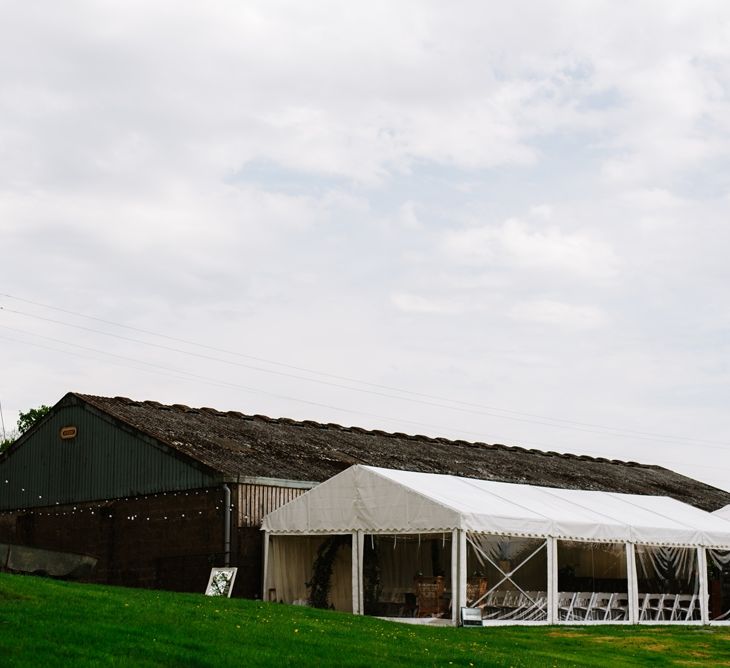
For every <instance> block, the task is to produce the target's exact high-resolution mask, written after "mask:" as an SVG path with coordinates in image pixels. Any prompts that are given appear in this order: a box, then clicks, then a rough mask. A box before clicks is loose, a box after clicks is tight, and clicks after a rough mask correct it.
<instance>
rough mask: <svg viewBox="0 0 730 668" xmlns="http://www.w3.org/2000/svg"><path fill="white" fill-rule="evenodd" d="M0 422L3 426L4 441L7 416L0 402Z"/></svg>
mask: <svg viewBox="0 0 730 668" xmlns="http://www.w3.org/2000/svg"><path fill="white" fill-rule="evenodd" d="M0 423H1V424H2V426H3V441H4V440H5V418H4V417H3V405H2V402H0Z"/></svg>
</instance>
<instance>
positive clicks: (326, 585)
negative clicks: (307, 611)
mask: <svg viewBox="0 0 730 668" xmlns="http://www.w3.org/2000/svg"><path fill="white" fill-rule="evenodd" d="M351 540H352V539H351V537H350V536H330V537H329V538H326V539H325V540H323V541H322V544H321V545H320V546H319V548H317V557H316V559H315V560H314V564H313V565H312V579H311V580H310V581H309V582H307V587H309V604H310V605H311V606H312V607H314V608H327V607H329V594H330V588H331V587H332V569H333V567H334V563H335V559H336V558H337V553H338V552H339V550H340V548H341V547H342V546H343V545H345V544H349V543H350V541H351Z"/></svg>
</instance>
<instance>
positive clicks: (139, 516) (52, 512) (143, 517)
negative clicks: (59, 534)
mask: <svg viewBox="0 0 730 668" xmlns="http://www.w3.org/2000/svg"><path fill="white" fill-rule="evenodd" d="M0 484H1V485H2V486H6V485H10V484H11V482H10V480H9V479H5V480H3V481H2V483H0ZM6 489H8V488H7V487H6ZM0 490H1V487H0ZM20 491H21V493H26V491H28V493H30V492H29V490H26V487H21V488H20ZM213 493H214V494H216V495H218V494H220V492H219V490H217V489H216V490H215V491H214V492H213ZM210 495H211V491H209V490H205V489H196V490H181V491H166V492H153V493H149V494H138V495H129V496H124V497H116V498H109V499H97V500H93V501H71V502H69V501H54V502H50V503H47V504H44V505H41V504H40V503H39V504H38V505H33V506H30V505H26V506H21V507H17V508H13V509H6V510H0V517H8V516H16V515H25V516H31V517H59V518H60V517H68V518H70V517H73V516H79V517H81V516H86V517H88V518H92V517H93V518H94V519H101V520H104V519H111V520H114V521H126V522H136V521H139V522H168V521H184V520H192V519H200V518H201V517H204V516H205V517H209V516H210V515H211V514H213V513H220V514H222V513H223V512H224V511H225V510H226V506H225V502H224V501H222V500H216V501H215V502H214V503H215V505H213V506H212V507H210V508H205V509H203V510H201V509H200V508H193V509H190V508H186V509H184V510H180V509H174V508H170V509H163V510H158V511H155V510H150V509H149V508H146V509H145V510H144V512H142V511H140V510H137V509H135V510H133V511H129V510H128V511H127V512H125V513H119V512H116V511H117V510H118V506H120V505H121V504H124V503H132V504H134V503H139V502H141V501H149V500H154V499H159V500H162V499H174V498H177V497H201V498H208V499H209V498H210ZM1 497H2V494H1V493H0V498H1ZM37 500H38V501H39V502H42V501H43V495H41V494H39V495H38V499H37ZM208 503H213V502H211V501H208ZM234 508H235V506H234V504H230V505H229V506H228V510H230V511H232V510H234ZM110 511H115V512H110Z"/></svg>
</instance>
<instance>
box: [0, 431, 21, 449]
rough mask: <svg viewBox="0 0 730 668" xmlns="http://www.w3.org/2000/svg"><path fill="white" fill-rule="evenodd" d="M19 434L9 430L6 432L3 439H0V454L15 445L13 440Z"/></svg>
mask: <svg viewBox="0 0 730 668" xmlns="http://www.w3.org/2000/svg"><path fill="white" fill-rule="evenodd" d="M18 436H19V434H18V431H17V430H16V429H11V430H10V431H9V432H7V435H6V437H5V438H2V439H0V454H2V453H3V452H5V450H7V449H8V448H9V447H10V446H11V445H12V444H13V443H15V439H16V438H18Z"/></svg>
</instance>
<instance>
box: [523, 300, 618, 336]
mask: <svg viewBox="0 0 730 668" xmlns="http://www.w3.org/2000/svg"><path fill="white" fill-rule="evenodd" d="M511 315H512V317H514V318H516V319H517V320H524V321H527V322H533V323H539V324H547V325H557V326H560V327H566V328H573V329H594V328H597V327H601V326H604V325H605V324H606V323H607V317H606V314H605V313H603V311H601V309H599V308H597V307H595V306H581V305H575V304H565V303H563V302H559V301H552V300H548V299H542V300H536V301H530V302H523V303H521V304H515V306H514V307H513V308H512V310H511Z"/></svg>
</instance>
